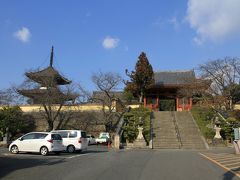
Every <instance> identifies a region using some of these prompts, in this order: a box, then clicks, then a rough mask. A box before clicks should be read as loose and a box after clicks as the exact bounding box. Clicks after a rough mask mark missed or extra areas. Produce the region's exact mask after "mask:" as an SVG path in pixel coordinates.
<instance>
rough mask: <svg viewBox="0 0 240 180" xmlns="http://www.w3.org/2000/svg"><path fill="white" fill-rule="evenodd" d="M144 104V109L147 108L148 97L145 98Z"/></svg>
mask: <svg viewBox="0 0 240 180" xmlns="http://www.w3.org/2000/svg"><path fill="white" fill-rule="evenodd" d="M143 102H144V107H147V98H146V97H144V98H143Z"/></svg>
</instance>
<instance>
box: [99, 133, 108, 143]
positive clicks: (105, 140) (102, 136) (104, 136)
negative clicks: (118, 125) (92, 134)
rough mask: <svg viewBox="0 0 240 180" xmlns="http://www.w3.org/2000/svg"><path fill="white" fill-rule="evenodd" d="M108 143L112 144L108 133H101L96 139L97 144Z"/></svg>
mask: <svg viewBox="0 0 240 180" xmlns="http://www.w3.org/2000/svg"><path fill="white" fill-rule="evenodd" d="M108 142H111V140H110V135H109V133H108V132H101V133H100V134H99V138H96V143H97V144H107V143H108Z"/></svg>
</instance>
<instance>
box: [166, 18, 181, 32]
mask: <svg viewBox="0 0 240 180" xmlns="http://www.w3.org/2000/svg"><path fill="white" fill-rule="evenodd" d="M168 22H169V23H170V24H171V25H173V27H174V29H178V28H179V22H178V19H177V17H175V16H174V17H172V18H171V19H169V20H168Z"/></svg>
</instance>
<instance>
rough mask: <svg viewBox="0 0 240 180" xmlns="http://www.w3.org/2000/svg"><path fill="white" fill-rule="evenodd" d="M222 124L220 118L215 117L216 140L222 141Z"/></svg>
mask: <svg viewBox="0 0 240 180" xmlns="http://www.w3.org/2000/svg"><path fill="white" fill-rule="evenodd" d="M220 124H221V122H220V121H219V119H218V117H215V126H214V129H215V131H216V132H215V136H214V139H222V136H221V134H220V131H221V129H222V128H221V127H220Z"/></svg>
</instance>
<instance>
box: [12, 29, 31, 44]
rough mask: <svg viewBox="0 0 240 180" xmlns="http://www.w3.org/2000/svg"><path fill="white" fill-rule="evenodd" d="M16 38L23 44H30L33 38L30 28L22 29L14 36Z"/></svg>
mask: <svg viewBox="0 0 240 180" xmlns="http://www.w3.org/2000/svg"><path fill="white" fill-rule="evenodd" d="M13 35H14V37H16V38H17V39H18V40H20V41H22V42H23V43H25V42H28V41H29V40H30V38H31V33H30V31H29V29H28V28H26V27H22V28H21V29H19V30H18V31H16V32H15V33H14V34H13Z"/></svg>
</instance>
